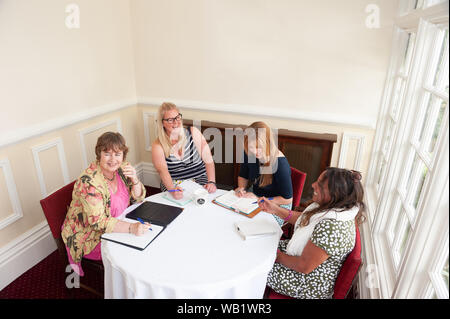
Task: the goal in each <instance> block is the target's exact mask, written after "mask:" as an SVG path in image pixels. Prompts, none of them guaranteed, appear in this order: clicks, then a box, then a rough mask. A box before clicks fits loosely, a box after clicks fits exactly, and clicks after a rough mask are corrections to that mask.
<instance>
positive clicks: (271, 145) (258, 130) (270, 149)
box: [244, 122, 278, 187]
mask: <svg viewBox="0 0 450 319" xmlns="http://www.w3.org/2000/svg"><path fill="white" fill-rule="evenodd" d="M249 129H250V130H249ZM249 139H250V141H252V140H253V141H255V142H256V147H258V145H261V146H262V148H263V150H264V151H265V154H264V155H265V157H266V158H268V159H269V160H268V161H267V162H266V163H264V164H262V163H261V169H262V171H263V172H261V175H260V177H259V181H258V182H259V187H265V186H267V185H270V184H272V180H273V173H275V172H276V170H277V168H278V159H277V157H278V146H277V145H276V143H275V138H274V136H273V132H272V130H271V129H270V127H269V126H268V125H267V124H266V123H264V122H254V123H252V124H250V125H249V126H248V127H247V129H246V134H245V136H244V151H245V153H246V154H247V155H248V143H249Z"/></svg>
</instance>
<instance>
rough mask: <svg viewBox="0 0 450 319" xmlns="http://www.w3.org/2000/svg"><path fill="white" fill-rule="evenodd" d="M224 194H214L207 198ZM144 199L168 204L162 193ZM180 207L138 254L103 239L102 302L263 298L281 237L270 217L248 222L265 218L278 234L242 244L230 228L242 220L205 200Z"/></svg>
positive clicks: (134, 250)
mask: <svg viewBox="0 0 450 319" xmlns="http://www.w3.org/2000/svg"><path fill="white" fill-rule="evenodd" d="M223 193H224V191H223V190H217V192H216V193H214V194H210V195H209V197H210V198H209V199H210V200H212V199H213V198H214V197H216V196H218V195H220V194H223ZM146 200H150V201H153V202H159V203H165V204H171V203H170V202H169V201H167V200H166V199H164V198H162V196H161V193H160V194H156V195H152V196H150V197H148V198H147V199H146ZM172 205H173V204H172ZM134 206H136V205H134ZM134 206H131V207H129V208H128V209H127V210H126V211H125V212H124V214H123V215H122V216H121V217H122V218H123V217H124V216H125V215H126V213H128V212H129V211H130V210H131V209H132V208H133V207H134ZM184 208H185V209H184V211H183V212H182V213H181V214H180V215H179V216H178V217H177V218H176V219H175V220H174V221H173V222H172V223H171V224H170V225H169V226H168V227H167V229H166V230H164V231H163V233H161V234H160V235H159V237H157V238H156V239H155V240H154V241H153V242H152V243H151V244H150V245H149V246H148V247H147V248H146V249H145V250H143V251H139V250H136V249H132V248H129V247H126V246H123V245H120V244H116V243H113V242H110V241H105V240H103V241H102V258H103V264H104V266H105V298H183V299H184V298H187V299H189V298H202V299H203V298H224V299H228V298H262V297H263V294H264V289H265V285H266V280H267V275H268V273H269V271H270V269H271V268H272V266H273V263H274V261H275V258H276V250H277V245H278V241H279V238H280V236H281V229H280V228H279V226H278V224H277V223H276V221H275V219H274V218H273V216H272V215H270V214H268V213H265V212H260V213H259V214H257V215H256V216H255V217H254V218H253V219H254V220H259V219H266V220H270V221H271V222H273V224H274V227H275V228H277V227H278V229H279V233H278V234H277V235H273V236H269V237H264V238H257V239H251V240H246V241H244V240H243V239H242V238H241V237H240V236H239V235H238V234H237V232H236V230H235V226H234V224H235V222H237V221H239V220H249V219H248V218H247V217H245V216H242V215H240V214H237V213H235V212H232V211H230V210H227V209H224V208H222V207H219V206H217V205H215V204H212V203H211V202H210V201H209V202H208V203H206V204H205V205H203V206H200V207H199V206H196V205H195V204H194V203H192V202H191V203H189V204H187V205H186V206H185V207H184Z"/></svg>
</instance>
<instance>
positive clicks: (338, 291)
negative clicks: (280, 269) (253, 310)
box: [264, 226, 362, 299]
mask: <svg viewBox="0 0 450 319" xmlns="http://www.w3.org/2000/svg"><path fill="white" fill-rule="evenodd" d="M361 264H362V260H361V236H360V233H359V229H358V226H356V239H355V247H354V248H353V250H352V251H351V252H350V254H348V256H347V258H346V259H345V261H344V263H343V264H342V267H341V270H340V271H339V274H338V276H337V278H336V282H335V283H334V293H333V299H345V298H346V297H347V294H348V292H349V291H350V288H351V287H352V285H353V281H354V280H355V278H356V275H357V274H358V271H359V269H360V267H361ZM264 296H265V298H267V299H294V298H292V297H289V296H285V295H282V294H279V293H277V292H275V291H274V290H273V289H271V288H270V287H266V291H265V293H264Z"/></svg>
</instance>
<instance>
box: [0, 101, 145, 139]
mask: <svg viewBox="0 0 450 319" xmlns="http://www.w3.org/2000/svg"><path fill="white" fill-rule="evenodd" d="M136 104H137V100H136V99H134V98H133V99H126V100H120V101H117V102H113V103H109V104H105V105H101V106H98V107H92V108H89V109H88V110H85V111H82V112H78V113H70V114H67V115H66V116H62V117H58V118H56V119H52V120H49V121H46V122H44V123H38V124H34V125H31V126H28V127H24V128H21V129H17V130H14V131H11V132H5V133H2V134H1V135H0V148H1V147H4V146H7V145H10V144H14V143H18V142H20V141H23V140H26V139H29V138H32V137H37V136H40V135H42V134H45V133H48V132H52V131H55V130H58V129H62V128H64V127H66V126H69V125H73V124H76V123H79V122H82V121H85V120H89V119H91V118H94V117H96V116H100V115H104V114H108V113H111V112H115V111H118V110H120V109H124V108H127V107H130V106H136Z"/></svg>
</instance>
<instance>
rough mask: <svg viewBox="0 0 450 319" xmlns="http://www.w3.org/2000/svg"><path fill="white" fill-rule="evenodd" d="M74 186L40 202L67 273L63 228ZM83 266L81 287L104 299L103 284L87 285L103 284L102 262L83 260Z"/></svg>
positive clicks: (61, 189)
mask: <svg viewBox="0 0 450 319" xmlns="http://www.w3.org/2000/svg"><path fill="white" fill-rule="evenodd" d="M74 184H75V181H73V182H72V183H70V184H67V185H66V186H64V187H62V188H60V189H59V190H57V191H55V192H54V193H53V194H50V195H49V196H47V197H46V198H44V199H42V200H41V201H40V203H41V207H42V210H43V211H44V215H45V218H46V219H47V222H48V225H49V227H50V230H51V232H52V235H53V238H54V239H55V242H56V245H57V247H58V253H59V257H60V259H61V262H62V265H64V269H63V271H64V272H65V271H66V266H67V265H68V263H69V260H68V258H67V251H66V246H65V244H64V242H63V240H62V237H61V227H62V224H63V222H64V219H65V217H66V213H67V210H68V208H69V206H70V203H71V201H72V191H73V186H74ZM81 265H82V267H83V271H84V276H83V277H80V287H81V288H83V289H86V290H88V291H90V292H91V293H94V294H96V295H98V296H100V297H102V298H103V295H104V293H103V284H102V285H101V287H98V288H97V289H95V288H93V286H94V285H93V284H90V285H88V284H87V283H88V282H89V283H90V282H92V283H95V282H99V279H101V282H103V278H104V268H103V263H102V261H96V260H89V259H84V258H83V259H82V261H81ZM72 289H73V288H72ZM68 292H69V294H71V292H72V290H71V289H69V288H68Z"/></svg>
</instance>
